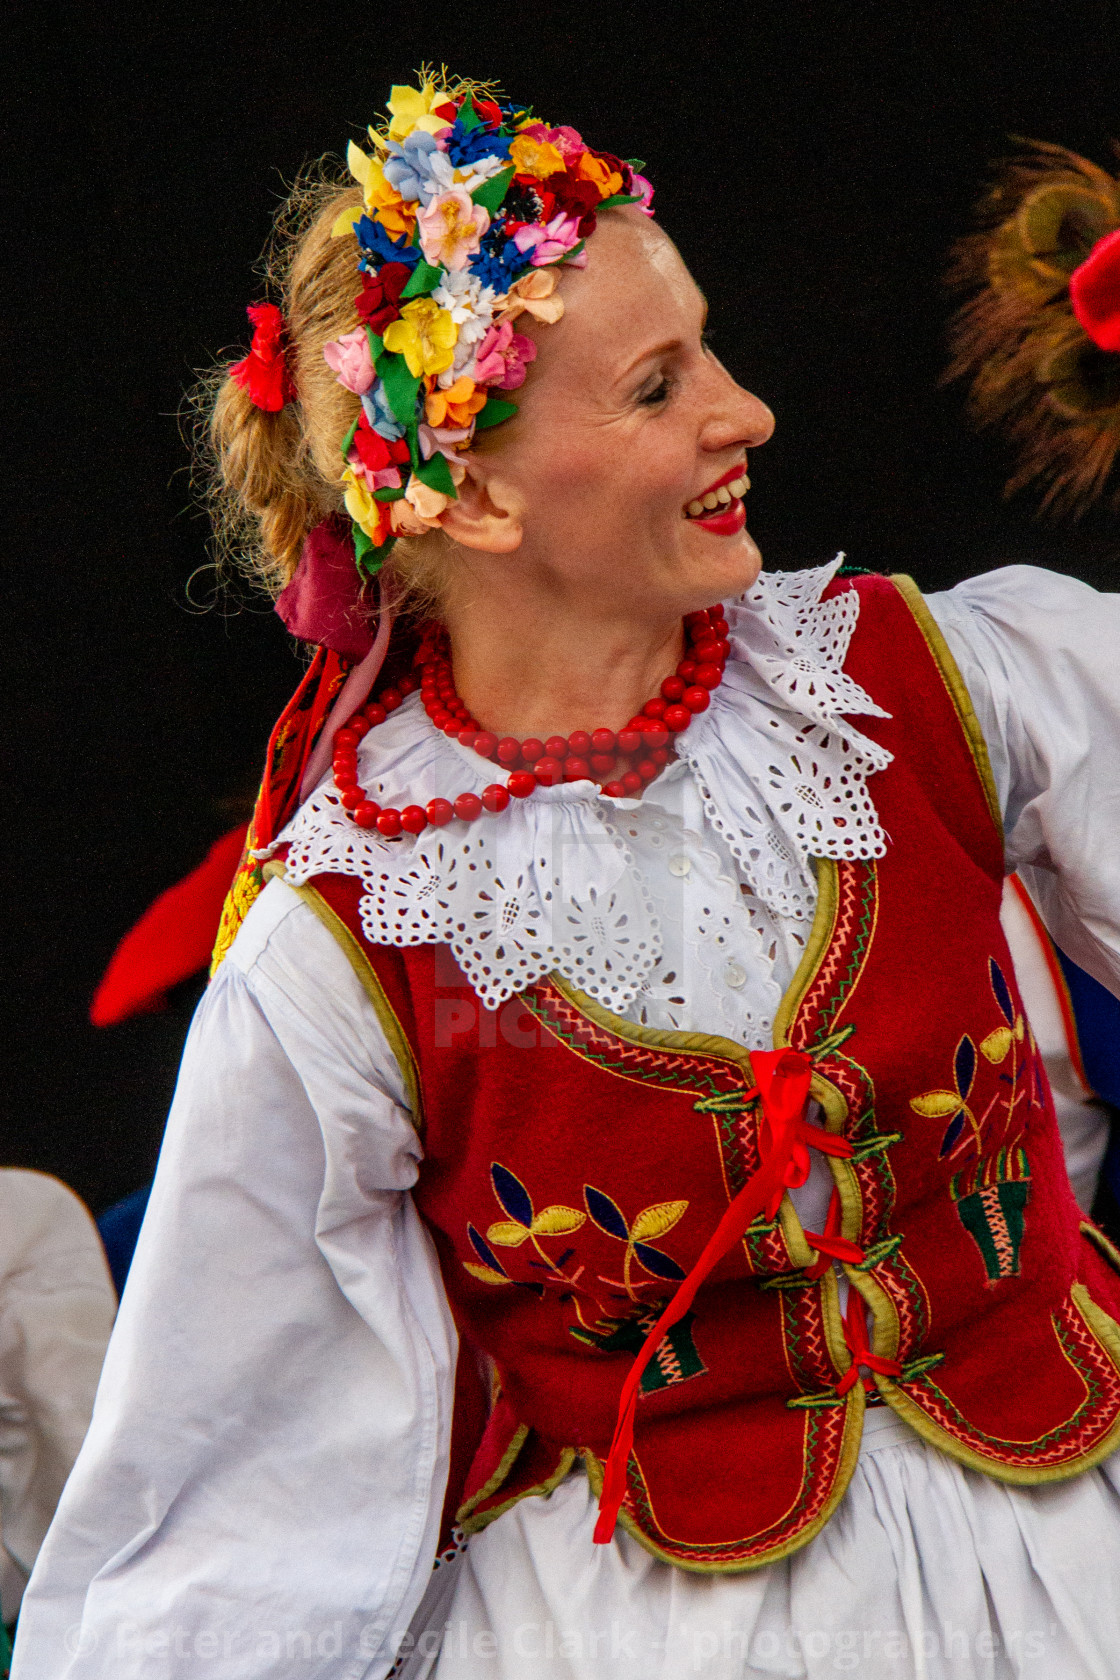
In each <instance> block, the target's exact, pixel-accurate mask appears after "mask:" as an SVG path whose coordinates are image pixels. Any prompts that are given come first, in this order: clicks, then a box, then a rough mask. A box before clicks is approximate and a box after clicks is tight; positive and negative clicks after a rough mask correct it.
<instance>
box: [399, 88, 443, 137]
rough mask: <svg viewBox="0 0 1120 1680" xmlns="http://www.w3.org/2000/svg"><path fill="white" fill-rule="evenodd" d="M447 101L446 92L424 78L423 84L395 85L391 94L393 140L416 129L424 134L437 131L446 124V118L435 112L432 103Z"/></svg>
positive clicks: (439, 103) (437, 103) (436, 132)
mask: <svg viewBox="0 0 1120 1680" xmlns="http://www.w3.org/2000/svg"><path fill="white" fill-rule="evenodd" d="M447 102H448V100H447V95H446V94H445V93H439V92H438V91H437V89H436V84H435V83H434V82H425V83H424V86H423V87H422V88H414V87H395V88H393V90H392V93H391V94H390V96H389V110H390V112H391V113H392V117H393V120H392V122H391V123H390V124H389V138H390V140H407V139H408V136H409V135H410V134H413V133H415V131H416V130H417V129H420V131H421V132H422V133H425V134H438V133H439V131H440V129H441V128H446V127H447V118H446V117H434V116H432V106H433V105H444V104H446V103H447Z"/></svg>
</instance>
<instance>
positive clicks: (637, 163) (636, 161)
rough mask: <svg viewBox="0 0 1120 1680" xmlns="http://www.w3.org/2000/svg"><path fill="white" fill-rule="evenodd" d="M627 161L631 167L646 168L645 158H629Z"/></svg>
mask: <svg viewBox="0 0 1120 1680" xmlns="http://www.w3.org/2000/svg"><path fill="white" fill-rule="evenodd" d="M626 161H627V163H628V164H629V165H630V167H631V169H644V168H645V166H646V160H645V158H627V159H626Z"/></svg>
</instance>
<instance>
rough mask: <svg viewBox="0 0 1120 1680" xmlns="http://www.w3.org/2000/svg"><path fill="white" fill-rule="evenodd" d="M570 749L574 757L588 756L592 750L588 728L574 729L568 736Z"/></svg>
mask: <svg viewBox="0 0 1120 1680" xmlns="http://www.w3.org/2000/svg"><path fill="white" fill-rule="evenodd" d="M568 751H569V753H570V754H571V755H572V756H573V757H574V758H586V757H587V755H588V753H589V752H590V751H591V737H590V735H589V734H588V733H587V731H586V729H573V731H572V733H571V734H570V735H569V736H568Z"/></svg>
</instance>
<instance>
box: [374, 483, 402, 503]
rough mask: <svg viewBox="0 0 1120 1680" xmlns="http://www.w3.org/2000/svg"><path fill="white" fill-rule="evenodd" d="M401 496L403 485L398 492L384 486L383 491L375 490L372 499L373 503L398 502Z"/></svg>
mask: <svg viewBox="0 0 1120 1680" xmlns="http://www.w3.org/2000/svg"><path fill="white" fill-rule="evenodd" d="M403 495H404V486H403V485H402V486H401V488H400V489H399V490H393V489H392V488H391V487H390V486H389V485H386V486H385V488H384V489H383V490H375V491H374V492H373V499H374V501H375V502H399V501H400V499H401V497H402V496H403Z"/></svg>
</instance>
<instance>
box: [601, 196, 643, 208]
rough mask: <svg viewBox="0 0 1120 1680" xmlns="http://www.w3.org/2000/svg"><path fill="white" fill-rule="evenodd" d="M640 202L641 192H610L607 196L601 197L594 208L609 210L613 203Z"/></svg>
mask: <svg viewBox="0 0 1120 1680" xmlns="http://www.w3.org/2000/svg"><path fill="white" fill-rule="evenodd" d="M641 202H642V195H641V193H612V194H611V196H610V197H609V198H604V199H602V200H601V201H600V203H599V204H598V205H597V207H596V208H597V209H599V210H610V209H611V208H612V206H613V205H615V204H640V203H641Z"/></svg>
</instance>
